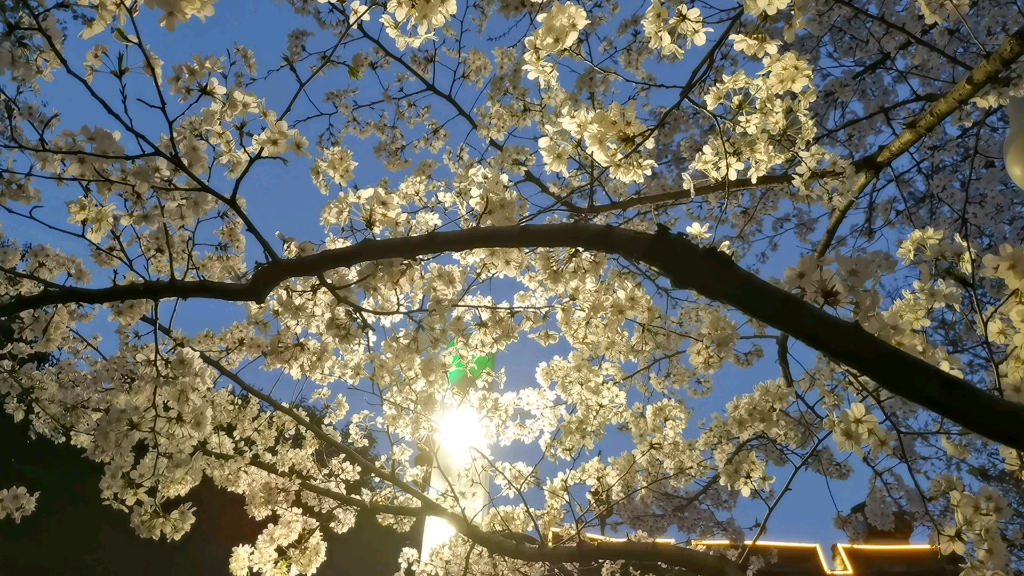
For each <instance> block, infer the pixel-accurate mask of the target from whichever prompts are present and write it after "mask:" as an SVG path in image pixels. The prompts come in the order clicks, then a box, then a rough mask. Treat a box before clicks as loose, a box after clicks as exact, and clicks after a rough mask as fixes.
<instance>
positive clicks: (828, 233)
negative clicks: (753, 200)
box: [814, 28, 1024, 258]
mask: <svg viewBox="0 0 1024 576" xmlns="http://www.w3.org/2000/svg"><path fill="white" fill-rule="evenodd" d="M1021 56H1024V28H1018V29H1017V30H1016V31H1015V32H1014V33H1013V34H1011V35H1010V36H1009V38H1007V39H1006V42H1003V45H1002V46H1000V47H999V49H998V50H996V51H995V52H993V53H992V55H991V56H989V57H988V58H986V59H985V61H984V62H982V63H981V64H978V66H977V67H976V68H974V69H973V70H971V72H970V73H969V74H967V76H965V77H964V79H963V80H961V81H960V82H957V84H956V86H954V87H953V88H952V89H951V90H950V91H949V92H947V93H946V95H945V96H943V97H942V98H940V99H938V100H937V101H936V102H935V103H934V104H932V105H931V106H930V107H929V108H928V109H927V110H925V111H924V113H922V114H921V115H920V116H918V117H917V118H915V119H914V121H913V122H911V123H910V124H908V125H907V127H906V128H905V129H904V130H903V131H902V132H900V134H899V136H897V137H896V139H894V140H893V141H892V142H890V143H889V144H887V145H885V146H883V147H882V148H881V149H879V150H878V152H876V153H875V154H874V155H873V156H871V157H869V158H867V159H865V160H864V161H862V162H861V165H860V168H861V171H860V174H859V175H858V177H857V180H856V181H855V182H854V184H853V186H852V187H851V188H850V190H849V191H848V194H849V198H848V199H847V200H846V201H845V202H844V203H843V204H842V205H841V206H840V207H839V208H837V209H836V211H835V212H834V213H833V214H832V218H831V219H830V220H829V223H828V227H827V228H826V229H825V234H824V236H822V238H821V240H820V241H819V242H818V246H817V248H815V250H814V253H815V254H817V255H818V257H819V258H820V257H821V256H824V254H825V253H826V252H828V249H829V247H831V246H832V241H833V240H835V237H836V234H837V233H838V232H839V227H840V226H841V225H842V223H843V220H845V219H846V215H847V214H848V213H849V212H850V210H851V209H852V208H853V206H854V205H855V204H856V203H857V200H858V198H860V195H861V193H863V192H864V190H866V189H867V187H868V185H869V184H871V182H873V181H874V180H875V178H878V175H879V174H881V173H882V171H883V170H885V169H886V168H888V167H889V166H890V165H891V164H892V163H893V162H895V161H896V159H897V158H899V157H900V156H902V155H903V154H904V153H905V152H907V151H908V150H910V149H911V148H912V147H913V146H914V145H915V144H917V143H918V142H920V141H921V140H922V139H923V138H924V137H925V136H926V135H927V134H928V133H929V132H931V131H932V130H934V129H935V128H936V127H938V126H939V125H940V124H942V122H944V121H945V120H946V118H949V116H950V115H951V114H953V113H954V112H956V111H957V110H958V109H960V107H961V106H963V105H965V104H966V103H967V102H968V101H969V100H970V99H971V98H974V97H975V96H977V95H978V93H980V92H981V91H982V90H983V89H984V88H985V87H987V86H988V85H989V84H991V83H992V82H993V81H994V80H995V79H996V78H997V77H999V75H1000V74H1002V73H1003V71H1004V70H1006V68H1008V67H1009V66H1010V65H1011V64H1013V63H1014V62H1016V61H1017V60H1018V59H1020V57H1021Z"/></svg>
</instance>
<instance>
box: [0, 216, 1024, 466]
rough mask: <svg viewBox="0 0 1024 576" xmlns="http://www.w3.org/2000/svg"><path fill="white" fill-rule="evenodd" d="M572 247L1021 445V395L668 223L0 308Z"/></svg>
mask: <svg viewBox="0 0 1024 576" xmlns="http://www.w3.org/2000/svg"><path fill="white" fill-rule="evenodd" d="M567 247H573V248H579V249H582V250H588V251H593V252H603V253H606V254H615V255H618V256H622V257H624V258H627V259H629V260H632V261H634V262H638V263H642V264H645V265H647V266H650V267H653V268H655V269H657V270H658V271H659V272H660V274H661V275H662V276H663V277H665V278H667V279H668V280H669V281H670V282H671V283H672V285H673V286H675V287H677V288H684V289H687V290H693V291H694V292H697V293H698V294H701V295H703V296H704V297H706V298H709V299H711V300H715V301H718V302H721V303H723V304H727V305H729V306H732V307H733V308H736V309H737V310H739V311H740V312H743V313H744V314H746V315H748V316H750V317H751V318H755V319H757V320H759V321H761V322H764V323H765V324H768V325H769V326H772V327H773V328H775V329H777V330H779V331H780V332H784V333H786V334H789V335H790V336H792V337H794V338H796V339H798V340H800V341H801V342H803V343H804V344H806V345H808V346H810V347H811V348H814V349H815V350H817V351H819V352H822V353H823V354H826V355H827V356H829V357H831V358H832V359H833V360H834V361H836V362H838V363H840V364H843V365H845V366H848V367H850V368H852V369H854V370H856V371H857V372H859V373H861V374H863V375H865V376H867V377H868V378H871V379H872V380H874V381H875V382H876V383H877V384H878V385H879V386H881V387H882V388H884V389H885V390H887V391H889V392H891V393H893V394H896V395H898V396H901V397H903V398H906V399H907V400H910V401H911V402H914V403H916V404H919V405H920V406H922V407H924V408H926V409H928V410H931V411H932V412H934V413H936V414H938V415H939V416H942V417H944V418H948V419H949V420H951V421H953V422H955V423H957V424H959V425H960V426H963V427H964V428H966V429H967V430H970V431H971V432H974V433H976V434H980V435H981V436H985V437H986V438H989V439H990V440H993V441H995V442H999V443H1001V444H1005V445H1006V446H1009V447H1012V448H1015V449H1018V450H1024V405H1022V404H1018V403H1015V402H1010V401H1008V400H1004V399H1002V398H999V397H997V396H995V395H993V394H990V393H988V392H985V391H983V390H981V389H979V388H977V387H975V386H973V385H971V384H970V383H968V382H966V381H964V380H962V379H960V378H957V377H955V376H952V375H950V374H948V373H946V372H944V371H943V370H941V369H940V368H938V367H936V366H933V365H931V364H928V363H927V362H925V361H924V360H921V359H920V358H917V357H914V356H911V355H910V354H908V353H906V352H904V351H902V350H900V349H898V348H896V347H894V346H892V345H891V344H889V343H887V342H885V341H883V340H880V339H878V338H877V337H875V336H874V335H872V334H869V333H868V332H867V331H865V330H864V329H863V328H861V327H860V325H859V324H856V323H853V322H848V321H846V320H842V319H840V318H837V317H836V316H833V315H831V314H829V313H827V312H825V311H824V310H821V309H820V308H818V307H816V306H814V305H813V304H811V303H810V302H807V301H805V300H803V299H801V298H800V297H799V296H796V295H794V294H791V293H789V292H787V291H785V290H783V289H781V288H779V287H777V286H774V285H772V284H771V283H769V282H767V281H765V280H762V279H761V278H758V277H757V276H755V275H754V274H752V273H750V272H748V271H746V270H744V269H743V268H741V267H740V266H739V265H737V264H736V263H735V262H733V261H732V259H731V258H730V257H729V256H727V255H725V254H724V253H722V252H719V251H717V250H715V249H713V248H701V247H699V246H697V245H695V244H693V243H692V242H690V241H689V240H688V239H687V238H686V236H684V235H682V234H672V233H670V232H669V231H668V229H666V228H663V227H662V228H659V230H658V232H657V233H654V234H652V233H649V232H639V231H635V230H627V229H624V228H618V227H614V226H601V225H597V224H585V223H576V224H536V225H524V226H494V227H481V228H470V229H466V230H456V231H451V232H434V233H430V234H424V235H420V236H410V237H404V238H390V239H386V240H363V241H361V242H358V243H356V244H353V245H351V246H346V247H344V248H337V249H333V250H325V251H323V252H319V253H317V254H313V255H310V256H305V257H300V258H294V259H287V260H279V261H276V262H271V263H269V264H265V265H263V266H261V267H259V268H257V269H256V271H255V272H254V273H253V274H252V277H251V278H250V279H249V281H247V282H244V283H238V284H232V283H228V282H212V281H204V280H196V281H182V280H161V281H146V282H137V283H133V284H124V285H117V286H110V287H107V288H78V287H68V288H60V289H54V288H50V289H44V290H42V291H40V292H38V293H36V294H32V295H29V296H18V297H14V298H12V299H10V300H8V301H7V302H5V303H3V304H0V317H9V316H13V315H16V314H19V313H21V312H23V311H26V310H33V309H39V308H43V307H46V306H53V305H57V304H110V303H114V302H119V301H124V300H140V299H145V300H162V299H165V298H210V299H218V300H225V301H236V302H263V301H264V300H265V299H266V298H267V296H268V295H269V294H270V292H271V291H272V290H273V289H274V287H275V286H277V285H279V284H280V283H282V282H284V281H286V280H288V279H291V278H298V277H306V276H316V275H318V274H320V273H322V272H325V271H327V270H331V269H334V268H342V267H352V266H355V265H357V264H361V263H364V262H370V261H375V260H384V259H391V258H400V259H407V260H408V259H415V258H419V257H422V256H427V255H431V254H440V253H448V252H461V251H465V250H473V249H479V248H522V249H525V248H567Z"/></svg>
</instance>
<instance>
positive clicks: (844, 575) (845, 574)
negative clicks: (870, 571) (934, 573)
mask: <svg viewBox="0 0 1024 576" xmlns="http://www.w3.org/2000/svg"><path fill="white" fill-rule="evenodd" d="M732 544H733V543H732V542H730V541H728V540H698V541H695V542H694V543H693V545H694V546H730V545H732ZM744 545H746V546H768V547H771V548H814V549H815V550H816V551H817V552H818V561H820V562H821V568H822V569H823V570H824V571H825V573H826V574H830V575H833V576H851V575H852V574H853V568H852V565H851V564H850V558H849V556H847V555H846V550H847V549H855V548H856V549H862V550H934V549H935V548H936V547H935V546H931V545H928V544H836V545H835V547H836V549H837V550H838V551H839V562H841V563H842V565H843V566H844V568H835V569H832V568H829V562H828V561H827V560H826V559H825V550H824V549H822V547H821V544H817V543H815V542H772V541H770V540H758V541H757V543H753V542H751V541H749V540H748V541H746V542H744Z"/></svg>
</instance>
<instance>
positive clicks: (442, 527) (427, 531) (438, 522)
mask: <svg viewBox="0 0 1024 576" xmlns="http://www.w3.org/2000/svg"><path fill="white" fill-rule="evenodd" d="M452 536H455V528H453V527H452V525H451V524H449V523H448V521H447V520H443V519H441V518H438V517H437V516H427V521H426V523H424V524H423V545H422V547H421V549H420V550H421V552H420V561H422V562H424V563H427V562H429V561H430V553H431V552H433V550H434V548H437V547H438V546H440V545H441V544H444V543H445V542H447V541H448V540H451V538H452Z"/></svg>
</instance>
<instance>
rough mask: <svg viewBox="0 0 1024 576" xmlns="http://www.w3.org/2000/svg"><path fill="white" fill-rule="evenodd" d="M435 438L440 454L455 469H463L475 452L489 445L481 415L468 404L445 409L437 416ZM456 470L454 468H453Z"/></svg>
mask: <svg viewBox="0 0 1024 576" xmlns="http://www.w3.org/2000/svg"><path fill="white" fill-rule="evenodd" d="M436 421H437V432H436V433H435V434H434V440H435V441H436V442H437V446H438V456H439V457H442V456H443V457H445V458H446V459H447V461H448V462H449V463H450V464H451V467H452V468H453V469H461V468H464V467H465V466H467V465H469V463H470V462H472V460H473V452H474V451H476V450H481V451H482V450H483V449H484V448H485V447H486V446H487V438H486V437H485V434H484V426H483V423H482V422H481V419H480V415H479V414H477V412H476V410H473V409H472V408H471V407H469V406H468V405H466V404H460V405H459V406H455V407H453V408H450V409H448V410H445V411H444V412H442V413H441V415H440V416H438V417H437V419H436ZM453 471H454V470H453Z"/></svg>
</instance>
